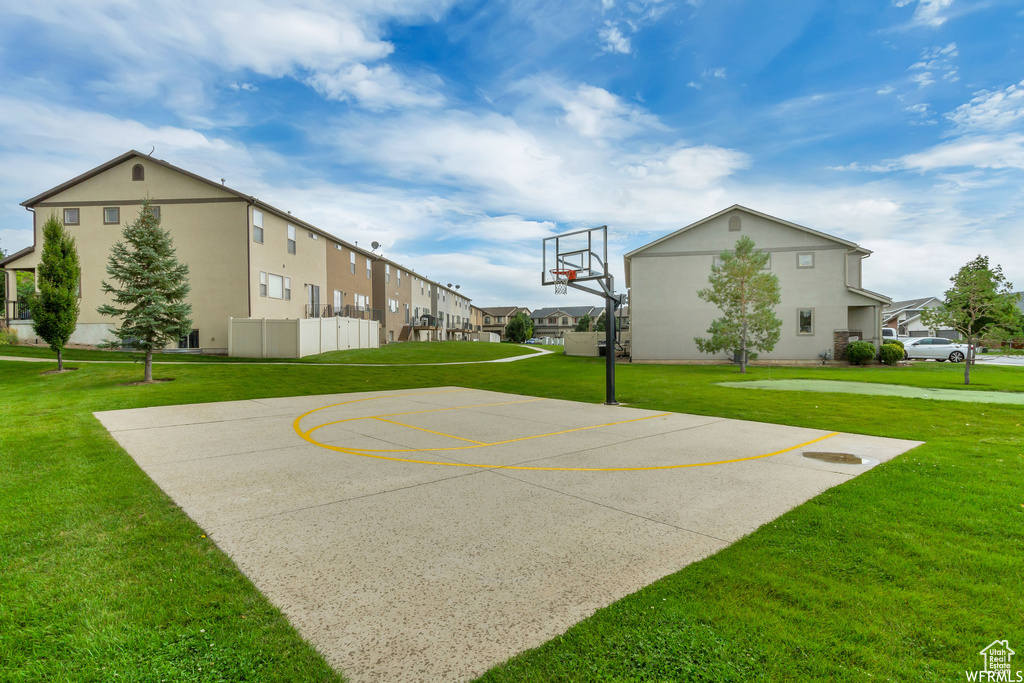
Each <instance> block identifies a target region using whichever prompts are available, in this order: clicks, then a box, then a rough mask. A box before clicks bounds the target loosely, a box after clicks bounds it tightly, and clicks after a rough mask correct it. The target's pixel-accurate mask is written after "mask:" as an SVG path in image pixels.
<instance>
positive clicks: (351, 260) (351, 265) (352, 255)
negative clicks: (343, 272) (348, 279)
mask: <svg viewBox="0 0 1024 683" xmlns="http://www.w3.org/2000/svg"><path fill="white" fill-rule="evenodd" d="M348 270H349V272H350V273H352V274H353V275H355V274H356V252H354V251H350V252H349V253H348Z"/></svg>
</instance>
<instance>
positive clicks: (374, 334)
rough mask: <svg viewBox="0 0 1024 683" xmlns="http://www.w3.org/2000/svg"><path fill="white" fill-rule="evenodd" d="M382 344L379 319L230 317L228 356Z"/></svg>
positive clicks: (312, 352) (289, 354) (277, 354)
mask: <svg viewBox="0 0 1024 683" xmlns="http://www.w3.org/2000/svg"><path fill="white" fill-rule="evenodd" d="M379 347H380V323H379V322H377V321H376V320H358V319H356V318H340V317H330V318H309V319H307V320H294V319H293V320H268V319H267V318H231V320H230V323H229V327H228V355H229V356H239V357H242V358H303V357H305V356H315V355H316V354H318V353H326V352H327V351H344V350H346V349H376V348H379Z"/></svg>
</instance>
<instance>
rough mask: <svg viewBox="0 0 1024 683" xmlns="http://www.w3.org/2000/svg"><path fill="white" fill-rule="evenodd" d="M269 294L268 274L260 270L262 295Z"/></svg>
mask: <svg viewBox="0 0 1024 683" xmlns="http://www.w3.org/2000/svg"><path fill="white" fill-rule="evenodd" d="M266 295H267V274H266V273H264V272H263V271H262V270H261V271H260V296H266Z"/></svg>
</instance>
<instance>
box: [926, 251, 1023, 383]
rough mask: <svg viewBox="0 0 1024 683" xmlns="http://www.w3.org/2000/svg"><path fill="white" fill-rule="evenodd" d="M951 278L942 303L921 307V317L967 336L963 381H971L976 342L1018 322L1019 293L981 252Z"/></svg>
mask: <svg viewBox="0 0 1024 683" xmlns="http://www.w3.org/2000/svg"><path fill="white" fill-rule="evenodd" d="M949 281H950V282H952V283H953V286H952V287H950V288H949V289H947V290H946V298H945V300H944V301H943V302H942V305H941V306H938V307H936V308H927V309H925V310H924V311H922V312H921V321H922V322H923V323H924V324H925V325H927V326H928V327H933V328H940V327H945V328H950V329H953V330H956V331H957V332H959V333H960V335H961V336H962V337H963V338H964V339H966V340H967V345H968V350H967V358H966V361H967V362H966V363H964V384H970V383H971V365H972V364H973V363H974V347H975V344H976V343H977V342H978V341H979V340H981V339H985V338H986V337H989V336H996V335H998V334H999V333H1000V332H1001V331H1002V332H1005V331H1008V330H1009V329H1011V328H1012V327H1013V326H1014V325H1015V323H1016V322H1017V321H1018V319H1019V316H1018V310H1017V305H1016V304H1017V300H1018V298H1019V297H1020V295H1019V294H1015V293H1014V292H1013V285H1012V284H1010V283H1009V282H1007V281H1006V277H1005V276H1004V275H1003V269H1002V266H998V265H997V266H996V267H994V268H992V267H990V266H989V263H988V257H987V256H982V255H980V254H979V255H978V256H977V257H976V258H975V259H974V260H972V261H970V262H969V263H967V264H966V265H965V266H963V267H962V268H960V270H958V271H957V273H956V275H954V276H953V277H951V278H949Z"/></svg>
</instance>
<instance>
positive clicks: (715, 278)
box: [694, 236, 782, 373]
mask: <svg viewBox="0 0 1024 683" xmlns="http://www.w3.org/2000/svg"><path fill="white" fill-rule="evenodd" d="M720 259H721V264H713V265H712V266H711V275H710V276H709V277H708V283H710V285H711V286H710V287H708V288H705V289H702V290H700V291H699V292H697V296H699V297H700V298H701V299H702V300H704V301H707V302H708V303H712V304H714V305H716V306H718V308H719V309H720V310H721V311H722V314H723V315H722V317H720V318H716V319H715V321H714V322H712V323H711V327H709V328H708V334H710V335H711V336H710V337H707V338H704V337H695V338H694V341H695V342H696V343H697V348H698V349H700V350H701V351H702V352H704V353H716V352H718V351H730V352H733V353H738V354H739V357H740V372H741V373H745V372H746V371H747V360H748V357H749V354H750V351H751V350H760V351H771V350H772V349H773V348H775V344H776V343H777V342H778V341H779V334H780V333H779V331H780V329H781V328H782V321H781V320H779V319H778V318H777V317H776V316H775V312H774V306H776V305H777V304H778V303H779V301H780V300H781V298H780V294H779V278H778V277H777V276H775V275H774V274H772V273H769V272H767V271H766V270H765V269H764V268H765V266H766V265H767V263H768V254H767V253H766V252H763V251H761V250H759V249H758V248H757V246H756V245H755V244H754V240H752V239H750V238H749V237H747V236H743V237H741V238H740V239H739V241H738V242H736V249H735V251H731V252H730V251H723V252H722V253H721V256H720Z"/></svg>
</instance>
